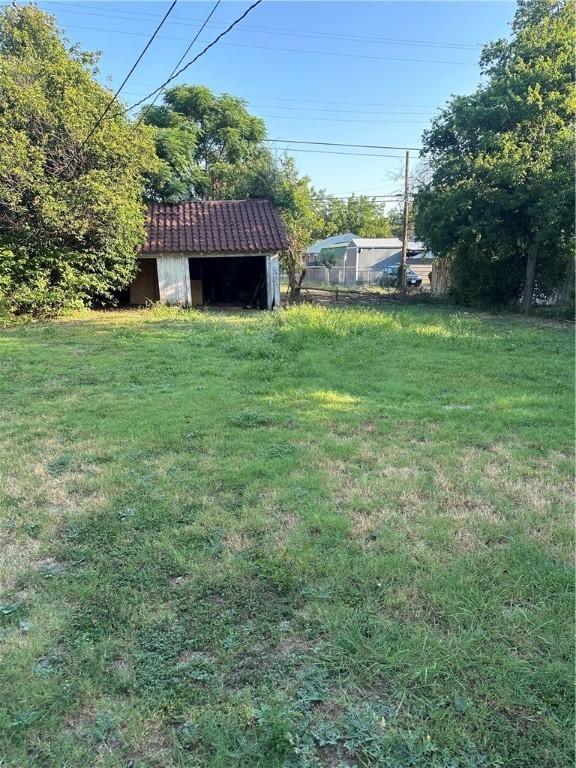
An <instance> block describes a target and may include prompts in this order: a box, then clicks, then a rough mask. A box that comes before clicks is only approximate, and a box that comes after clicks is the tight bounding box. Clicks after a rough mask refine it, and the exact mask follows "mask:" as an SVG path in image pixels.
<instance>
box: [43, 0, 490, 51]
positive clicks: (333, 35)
mask: <svg viewBox="0 0 576 768" xmlns="http://www.w3.org/2000/svg"><path fill="white" fill-rule="evenodd" d="M44 4H47V5H56V7H57V8H58V9H59V11H60V12H63V13H72V14H78V15H81V16H97V17H101V18H110V19H121V20H130V21H131V20H132V19H133V18H134V16H135V15H137V16H138V17H139V18H144V17H147V18H149V19H157V18H158V17H157V16H156V15H155V14H150V13H142V12H140V11H137V12H134V13H132V12H131V11H129V10H122V11H120V12H119V13H103V12H102V11H101V9H98V11H97V12H95V11H92V12H90V11H88V12H86V11H74V10H70V9H68V8H62V5H63V3H44ZM74 6H76V7H82V8H88V9H95V8H97V6H90V5H85V4H82V3H76V2H75V3H74ZM198 21H200V19H194V18H187V20H186V21H185V20H184V18H183V17H173V20H172V21H171V22H169V23H170V24H174V25H178V26H180V27H182V26H184V27H186V26H196V23H197V22H198ZM208 26H210V27H214V26H216V25H215V24H210V25H208ZM242 31H243V32H251V31H256V32H260V31H261V32H266V33H268V34H275V35H284V36H286V35H290V36H292V37H307V38H310V37H317V38H321V39H322V38H323V39H330V40H344V41H346V40H349V41H357V42H374V43H375V44H378V43H390V44H398V45H413V46H424V47H434V48H448V49H456V50H476V51H477V50H478V49H479V48H480V47H481V44H480V43H462V42H450V41H442V40H414V39H409V38H408V39H407V38H395V37H381V36H377V35H360V34H342V33H339V32H321V31H319V30H307V31H305V32H303V31H302V30H297V29H290V28H287V27H277V28H274V27H266V26H262V25H247V26H246V27H244V28H243V30H242Z"/></svg>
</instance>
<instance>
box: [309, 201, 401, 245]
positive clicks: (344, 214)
mask: <svg viewBox="0 0 576 768" xmlns="http://www.w3.org/2000/svg"><path fill="white" fill-rule="evenodd" d="M321 213H322V217H323V219H324V232H323V236H324V237H331V236H332V235H337V234H340V233H342V232H354V234H356V235H359V236H360V237H387V236H388V235H390V234H391V233H392V229H391V224H390V221H389V219H388V216H387V215H386V212H385V210H384V206H383V205H382V204H381V203H379V202H377V201H376V200H375V199H374V198H371V197H367V196H366V195H359V196H355V195H351V196H350V197H348V198H346V199H345V200H338V199H335V198H333V199H331V200H330V199H328V198H326V199H325V200H324V202H323V204H322V210H321Z"/></svg>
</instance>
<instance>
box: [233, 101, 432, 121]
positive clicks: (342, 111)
mask: <svg viewBox="0 0 576 768" xmlns="http://www.w3.org/2000/svg"><path fill="white" fill-rule="evenodd" d="M247 101H248V104H250V106H252V107H254V108H256V109H287V110H290V111H291V112H293V111H294V112H306V113H310V112H330V113H335V114H347V115H414V116H415V115H431V114H433V112H430V111H428V112H404V111H402V112H397V111H393V110H384V111H381V110H380V111H373V110H363V109H325V108H324V109H322V108H319V107H308V106H305V107H290V106H283V105H282V104H257V103H256V102H254V101H250V99H247ZM296 119H298V120H301V119H302V118H301V117H298V118H296Z"/></svg>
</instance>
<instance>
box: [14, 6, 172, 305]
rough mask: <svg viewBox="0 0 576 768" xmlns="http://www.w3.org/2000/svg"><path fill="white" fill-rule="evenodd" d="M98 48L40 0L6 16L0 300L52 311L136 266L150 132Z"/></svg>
mask: <svg viewBox="0 0 576 768" xmlns="http://www.w3.org/2000/svg"><path fill="white" fill-rule="evenodd" d="M94 64H95V57H94V56H92V55H91V54H87V53H84V52H81V51H79V50H78V49H77V48H68V47H67V46H66V44H65V42H64V41H63V39H62V37H61V35H60V33H59V30H58V29H57V28H56V26H55V24H54V21H53V19H52V17H50V16H49V15H48V14H46V13H44V12H42V11H40V10H39V9H38V8H35V7H33V6H26V7H23V8H15V7H9V8H6V7H5V8H4V9H3V10H2V12H1V13H0V94H1V95H0V146H2V152H1V153H0V307H1V309H2V310H3V311H8V312H10V313H16V314H18V313H32V314H47V313H48V314H49V313H55V312H57V311H59V310H60V309H62V308H63V307H68V306H76V305H83V304H94V303H99V302H100V303H102V302H108V301H110V300H111V299H112V298H113V295H114V292H115V291H116V290H117V289H119V288H121V287H122V286H124V285H126V284H127V282H128V281H129V280H130V278H131V276H132V274H133V271H134V269H135V254H136V249H137V246H138V244H139V243H140V241H141V239H142V236H143V223H144V211H143V207H142V204H141V197H142V189H143V178H144V174H145V173H146V172H148V171H150V170H151V169H153V168H154V167H155V166H156V164H157V163H158V160H157V158H156V155H155V152H154V144H153V141H152V138H151V136H150V129H148V128H146V127H143V128H138V129H134V127H133V126H132V125H131V124H130V123H129V121H128V120H127V119H126V117H125V115H124V113H123V110H122V109H121V108H119V106H118V105H114V107H113V108H112V109H111V110H110V112H109V113H108V115H107V116H106V118H105V119H104V120H103V121H102V123H101V125H100V126H99V127H98V128H97V130H96V131H95V132H94V134H93V135H92V136H91V137H90V139H89V141H87V142H86V139H87V137H88V135H89V134H90V131H91V129H92V128H93V126H94V125H95V124H96V121H97V119H98V117H99V116H100V115H101V114H102V112H103V111H104V109H105V107H106V105H107V103H108V102H109V100H110V97H111V93H110V91H108V90H107V89H106V88H103V87H102V86H100V85H99V84H98V83H96V81H95V80H94V70H93V68H94Z"/></svg>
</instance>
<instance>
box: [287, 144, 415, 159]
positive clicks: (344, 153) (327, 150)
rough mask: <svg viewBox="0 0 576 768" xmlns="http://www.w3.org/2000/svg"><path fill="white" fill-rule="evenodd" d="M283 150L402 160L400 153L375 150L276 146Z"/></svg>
mask: <svg viewBox="0 0 576 768" xmlns="http://www.w3.org/2000/svg"><path fill="white" fill-rule="evenodd" d="M276 149H279V150H282V151H284V152H307V153H312V154H315V155H347V156H348V157H389V158H392V159H394V160H402V156H401V155H381V154H379V153H377V152H337V151H334V150H330V149H298V148H296V147H276Z"/></svg>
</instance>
